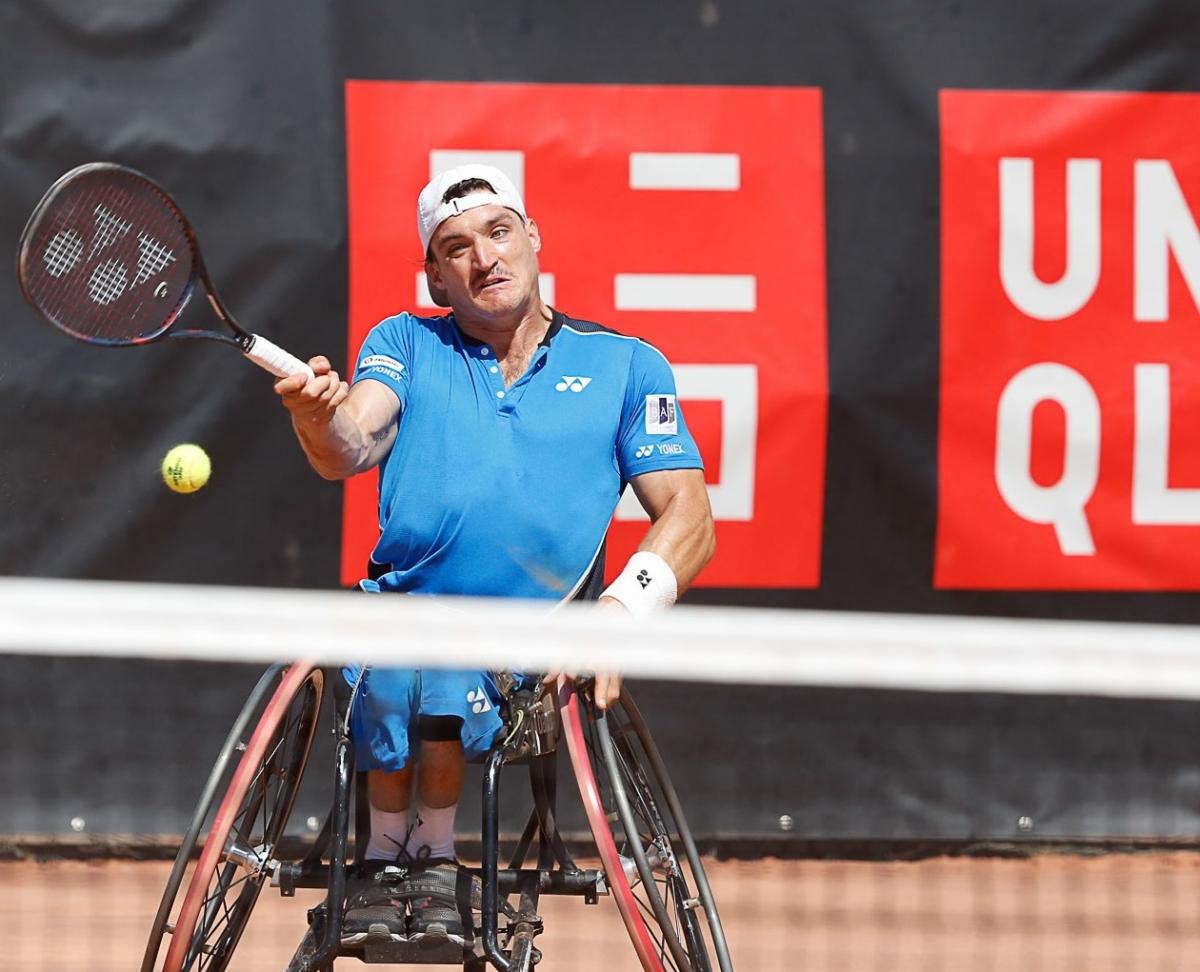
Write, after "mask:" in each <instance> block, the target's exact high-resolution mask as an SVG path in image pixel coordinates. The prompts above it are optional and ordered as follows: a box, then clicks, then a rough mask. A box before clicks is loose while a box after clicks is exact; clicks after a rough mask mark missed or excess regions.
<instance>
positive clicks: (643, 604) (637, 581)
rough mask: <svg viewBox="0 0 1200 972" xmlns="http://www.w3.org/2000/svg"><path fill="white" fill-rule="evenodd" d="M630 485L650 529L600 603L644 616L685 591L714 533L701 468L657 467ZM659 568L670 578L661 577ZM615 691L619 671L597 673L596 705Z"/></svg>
mask: <svg viewBox="0 0 1200 972" xmlns="http://www.w3.org/2000/svg"><path fill="white" fill-rule="evenodd" d="M629 483H630V485H631V486H632V487H633V491H634V493H635V494H636V495H637V498H638V501H639V502H640V503H641V504H642V508H643V509H644V510H645V511H646V512H647V513H648V514H649V515H650V529H649V530H647V531H646V535H645V536H644V537H643V538H642V542H641V543H640V544H639V545H638V552H637V553H636V554H634V555H633V557H632V558H630V561H629V564H630V566H628V567H626V568H625V570H624V571H623V572H622V574H621V577H619V578H617V580H616V581H614V582H613V584H612V585H611V586H610V587H609V588H608V590H607V591H606V592H605V593H604V594H602V595H601V597H600V602H599V603H600V604H601V605H602V606H606V607H608V608H609V609H610V610H616V611H630V613H634V614H644V613H649V611H652V610H654V609H655V608H656V607H666V606H669V602H673V601H674V600H675V598H676V597H677V596H678V595H680V594H682V593H683V592H684V591H685V590H687V589H688V587H689V586H690V585H691V583H692V581H693V580H695V579H696V575H697V574H699V573H700V571H701V570H702V569H703V568H704V565H705V564H707V563H708V562H709V561H710V560H711V559H712V555H713V553H714V552H715V551H716V549H717V536H716V529H715V528H714V527H713V518H712V507H711V506H709V502H708V490H707V489H706V488H705V486H704V471H703V470H700V469H660V470H658V471H657V472H648V473H643V474H642V475H640V476H634V477H633V479H631V480H630V481H629ZM643 555H649V556H646V557H643ZM641 565H645V566H641ZM663 571H669V573H670V574H671V575H673V576H672V577H665V576H661V574H662V572H663ZM655 574H659V575H660V576H654V575H655ZM643 579H645V580H646V582H645V583H643ZM610 592H613V593H610ZM614 593H615V594H616V596H614ZM620 694H621V676H620V675H619V674H616V673H613V672H597V673H596V687H595V690H594V696H595V699H596V704H597V706H599V707H600V708H601V709H606V708H608V706H609V705H610V704H612V703H613V702H615V701H616V700H617V698H618V697H619V696H620Z"/></svg>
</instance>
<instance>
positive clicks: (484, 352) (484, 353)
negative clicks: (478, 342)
mask: <svg viewBox="0 0 1200 972" xmlns="http://www.w3.org/2000/svg"><path fill="white" fill-rule="evenodd" d="M479 353H480V354H482V355H483V356H484V357H485V358H486V357H487V356H488V349H487V348H480V349H479Z"/></svg>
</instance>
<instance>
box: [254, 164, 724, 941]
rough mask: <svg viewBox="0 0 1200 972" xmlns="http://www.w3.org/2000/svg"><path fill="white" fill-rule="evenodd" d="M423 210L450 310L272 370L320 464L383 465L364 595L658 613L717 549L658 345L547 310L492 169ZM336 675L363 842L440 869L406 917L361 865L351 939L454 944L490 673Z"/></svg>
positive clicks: (615, 684) (371, 851) (447, 186)
mask: <svg viewBox="0 0 1200 972" xmlns="http://www.w3.org/2000/svg"><path fill="white" fill-rule="evenodd" d="M580 191H584V190H583V189H582V188H581V190H580ZM417 223H418V227H419V230H420V238H421V244H422V246H423V247H424V248H425V273H426V277H427V280H428V284H429V291H430V294H431V295H433V297H434V299H435V300H437V302H438V303H439V304H441V305H442V306H448V307H449V308H450V310H451V312H450V313H449V314H447V315H446V316H443V317H418V316H415V315H413V314H408V313H402V314H399V315H397V316H395V317H390V318H387V319H386V320H384V321H382V322H381V323H379V324H378V325H377V326H376V327H375V328H374V329H373V330H372V331H371V332H370V333H369V334H368V336H367V339H366V342H365V343H364V344H363V347H362V351H361V353H360V354H359V358H358V362H357V367H356V370H355V373H354V380H353V384H352V385H347V383H346V382H345V381H343V380H342V379H340V378H339V376H338V374H337V373H336V372H335V371H333V370H332V369H331V367H330V363H329V361H328V360H327V359H326V358H324V357H316V358H313V359H312V360H311V361H310V362H309V364H310V365H311V366H312V369H313V371H314V373H315V377H314V378H313V379H311V380H307V381H306V379H305V378H304V377H303V376H293V377H291V378H286V379H283V380H281V381H279V382H278V383H277V384H276V385H275V390H276V392H277V393H278V394H279V396H280V398H281V399H282V401H283V404H284V405H285V406H286V407H287V409H288V411H289V412H290V413H291V417H292V423H293V426H294V428H295V431H296V435H297V437H298V439H299V441H300V445H301V446H302V448H303V449H304V452H305V454H306V455H307V456H308V459H309V462H310V463H311V465H312V467H313V468H314V469H315V470H316V471H317V472H318V473H320V475H322V476H323V477H325V478H326V479H345V478H347V477H349V476H353V475H355V474H356V473H360V472H362V471H364V470H367V469H371V468H373V467H375V466H378V467H379V469H380V477H379V522H380V525H381V535H380V538H379V542H378V544H377V545H376V547H375V550H374V552H373V553H372V556H371V564H370V570H369V574H370V576H369V577H368V578H366V579H365V580H363V581H362V582H361V587H362V589H363V590H365V591H370V592H385V593H390V592H402V593H407V594H426V595H439V594H441V595H446V594H458V595H481V596H499V597H522V598H541V599H544V600H546V601H550V602H560V601H565V600H570V599H573V598H585V599H589V598H590V599H594V600H598V602H599V605H600V606H601V607H602V608H605V609H608V610H624V611H628V612H630V613H631V614H633V615H635V616H644V615H647V614H649V613H651V612H653V611H656V610H660V609H663V608H666V607H668V606H669V605H671V604H672V603H673V602H674V601H675V599H676V597H677V596H678V594H679V593H681V592H682V591H684V590H685V589H686V588H687V586H688V585H689V584H690V583H691V581H692V580H693V578H695V576H696V575H697V574H698V573H699V572H700V570H701V568H702V567H703V566H704V565H705V564H706V563H707V562H708V560H709V558H710V557H711V556H712V554H713V549H714V531H713V522H712V513H711V510H710V508H709V503H708V495H707V492H706V490H705V486H704V477H703V471H702V464H701V460H700V454H699V452H698V450H697V448H696V444H695V442H694V441H693V439H692V437H691V435H690V434H689V432H688V429H687V426H686V424H685V422H684V419H683V414H682V412H681V411H680V409H679V405H678V402H677V401H676V394H675V382H674V377H673V375H672V372H671V368H670V365H669V364H668V363H667V360H666V359H665V358H664V357H663V355H662V354H661V353H660V352H658V351H657V350H656V349H655V348H654V347H652V346H651V345H650V344H648V343H646V342H645V341H642V340H640V339H638V338H635V337H628V336H626V335H623V334H618V333H617V332H615V331H612V330H610V329H608V328H606V327H603V326H601V325H599V324H595V323H592V322H589V321H583V320H575V319H573V318H570V317H568V316H567V315H565V314H563V313H562V312H560V311H558V310H555V309H552V308H550V307H548V306H547V305H546V304H545V302H544V301H543V300H542V297H541V293H540V291H539V287H538V252H539V251H540V250H541V247H542V237H541V233H540V231H539V229H538V226H537V224H536V223H535V222H534V221H533V220H532V219H530V218H529V217H528V215H527V214H526V211H525V204H524V202H523V200H522V198H521V196H520V194H519V193H518V191H517V189H516V187H515V186H514V185H513V183H512V182H511V181H510V180H509V179H508V177H507V176H505V175H504V173H502V172H500V171H499V170H497V169H495V168H492V167H491V166H487V165H480V164H470V165H464V166H460V167H458V168H455V169H452V170H450V171H448V172H445V173H443V174H441V175H439V176H437V177H436V178H435V179H433V180H432V181H431V182H430V183H429V184H428V185H427V186H426V187H425V188H424V189H423V190H422V191H421V193H420V196H419V197H418V200H417ZM619 244H620V241H619V240H597V241H596V245H597V246H606V245H607V246H611V245H619ZM626 485H628V486H630V487H632V489H633V490H634V492H635V494H636V495H637V497H638V499H639V501H640V502H641V504H642V506H643V507H644V508H645V510H646V512H647V513H648V514H649V516H650V521H651V523H650V528H649V530H648V531H647V533H646V535H645V537H644V538H643V540H642V542H641V545H640V547H639V549H638V551H637V553H635V554H634V555H633V557H631V558H630V560H629V562H628V564H626V565H625V568H624V570H622V572H621V573H620V575H619V576H618V577H617V579H616V580H615V581H614V582H613V583H612V584H611V585H609V586H608V587H607V588H604V587H603V572H604V541H605V534H606V531H607V528H608V524H609V521H610V519H611V517H612V514H613V511H614V509H615V508H616V505H617V501H618V499H619V498H620V495H621V491H622V490H623V489H624V488H625V486H626ZM514 636H516V635H515V634H514ZM344 675H345V678H346V680H347V681H348V683H349V684H350V685H351V686H352V687H353V696H352V698H353V701H352V708H351V731H352V736H353V738H354V743H355V752H356V760H357V765H358V767H359V768H360V769H365V770H367V771H368V793H369V798H370V820H371V839H370V843H369V845H368V847H367V851H366V855H365V856H366V858H367V859H368V860H386V861H392V862H400V863H404V864H406V865H407V866H409V867H410V868H411V867H414V866H419V867H423V868H424V869H425V870H426V872H427V873H426V875H425V879H424V880H423V882H422V883H423V884H424V885H425V886H429V878H431V877H432V878H439V877H440V878H444V882H443V883H444V887H445V888H446V894H440V895H434V896H432V897H430V898H426V899H424V900H421V901H417V902H412V903H410V904H411V914H408V915H407V916H406V915H405V914H404V911H405V909H404V902H403V901H402V900H401V899H400V898H399V897H397V896H396V894H395V893H394V892H393V891H392V890H389V888H388V887H387V886H385V885H384V884H383V883H382V882H380V881H379V880H378V879H377V878H372V877H371V876H370V875H369V874H367V876H365V877H363V878H362V879H361V880H360V882H359V884H358V885H357V886H356V887H355V888H354V889H353V893H352V894H351V896H350V898H349V901H348V908H347V913H346V924H345V929H346V935H347V941H352V942H357V941H373V940H405V939H407V940H418V939H426V940H431V939H436V938H450V939H453V940H456V941H459V942H461V941H462V939H463V928H462V924H461V920H460V917H459V914H458V911H457V910H456V908H455V907H454V902H453V890H454V887H455V877H456V868H457V864H456V859H455V851H454V813H455V808H456V806H457V804H458V799H459V794H460V792H461V790H462V784H463V773H464V762H465V761H466V760H467V759H471V758H473V757H479V756H481V755H483V754H484V753H486V752H487V750H488V749H489V747H490V745H491V743H492V740H493V739H494V737H495V735H496V732H497V730H498V729H499V728H500V719H499V717H498V716H497V714H496V707H497V703H498V701H499V695H498V693H497V690H496V687H495V685H494V683H493V679H492V676H491V674H490V673H488V672H478V671H458V672H450V671H430V670H422V671H417V670H412V669H399V670H398V669H383V668H367V669H363V668H360V667H355V666H352V667H349V668H347V669H346V670H345V672H344ZM620 681H621V680H620V677H619V676H617V675H612V674H600V675H597V676H596V688H595V698H596V701H597V704H598V705H600V706H602V707H603V706H607V705H609V704H611V702H612V701H614V700H615V699H616V698H618V695H619V692H620ZM418 765H419V770H418V769H416V767H417V766H418ZM368 871H369V869H368Z"/></svg>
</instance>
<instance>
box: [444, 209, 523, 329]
mask: <svg viewBox="0 0 1200 972" xmlns="http://www.w3.org/2000/svg"><path fill="white" fill-rule="evenodd" d="M541 248H542V241H541V237H540V235H539V234H538V228H537V224H535V223H534V222H533V220H529V221H527V222H526V223H522V222H521V217H520V216H518V215H517V214H516V213H514V212H513V211H512V210H511V209H505V208H504V207H503V206H497V205H487V206H477V207H475V208H474V209H468V210H467V211H466V212H464V213H460V214H459V215H458V216H451V217H450V218H449V219H448V220H446V221H445V222H443V223H442V224H441V226H439V227H438V228H437V230H436V231H435V232H434V234H433V238H432V239H431V240H430V241H429V259H428V260H427V261H426V263H425V270H426V272H427V273H428V274H429V283H430V287H431V288H434V287H436V288H438V289H440V290H442V291H443V292H444V293H445V295H446V297H447V298H448V300H449V302H450V306H451V307H452V308H453V309H454V312H455V313H456V314H457V315H459V316H460V317H464V316H470V317H476V318H486V319H499V318H504V317H506V316H508V315H510V314H513V313H524V311H525V310H526V309H527V308H528V307H529V306H530V304H531V302H534V301H536V298H537V296H538V260H537V253H538V251H539V250H540V249H541Z"/></svg>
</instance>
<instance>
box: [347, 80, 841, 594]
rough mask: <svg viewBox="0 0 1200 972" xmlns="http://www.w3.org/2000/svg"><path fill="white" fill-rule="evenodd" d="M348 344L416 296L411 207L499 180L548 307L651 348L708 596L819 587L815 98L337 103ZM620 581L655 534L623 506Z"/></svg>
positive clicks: (450, 93)
mask: <svg viewBox="0 0 1200 972" xmlns="http://www.w3.org/2000/svg"><path fill="white" fill-rule="evenodd" d="M346 139H347V176H348V182H349V186H348V193H349V218H350V346H349V360H350V361H353V359H354V356H355V355H356V354H357V352H358V348H359V346H360V344H361V342H362V340H363V338H364V337H365V335H366V333H367V331H368V330H369V329H370V328H371V327H372V326H373V325H374V324H376V323H377V322H378V321H379V320H381V319H382V318H384V317H386V316H388V315H391V314H394V313H397V312H398V311H400V310H405V309H409V310H413V311H415V312H418V313H421V312H424V313H429V314H434V313H443V311H440V310H437V309H435V308H434V307H433V305H431V304H430V303H429V299H428V294H427V293H426V292H424V290H423V286H424V284H423V279H424V274H423V273H422V271H421V267H422V262H421V247H420V243H419V241H418V238H417V233H416V216H415V207H416V196H417V193H418V191H419V190H420V188H421V187H422V186H423V185H424V184H425V183H426V182H427V181H428V180H429V178H430V177H431V175H432V174H433V173H434V172H436V171H441V170H443V169H445V168H448V167H449V166H452V165H455V164H458V163H459V162H461V161H465V160H467V159H479V160H483V161H487V162H490V163H491V164H493V165H496V166H498V167H499V168H501V169H503V170H504V171H506V172H507V173H508V174H509V175H510V176H511V177H513V179H514V181H515V182H516V183H517V185H518V187H520V188H522V189H523V192H524V195H525V202H526V207H527V209H528V210H529V213H530V215H531V216H532V217H533V218H535V219H536V220H537V222H538V225H539V227H540V228H541V231H542V238H543V242H544V249H543V251H542V254H541V269H542V274H543V281H542V282H543V296H544V297H545V299H546V301H547V303H551V304H554V305H555V306H560V305H561V307H562V309H563V310H564V311H565V312H566V313H568V314H570V315H572V316H576V317H582V318H586V319H591V320H596V321H599V322H601V323H603V324H605V325H608V326H609V327H613V328H615V329H617V330H619V331H621V332H622V333H626V334H635V335H638V336H639V337H643V338H645V339H647V340H648V341H651V342H652V343H653V344H654V345H655V346H657V347H658V348H659V349H660V350H661V351H663V353H664V354H666V356H667V357H668V359H669V360H670V361H671V362H672V364H673V366H674V368H675V375H676V381H677V385H678V391H679V399H680V402H681V407H682V409H683V411H684V414H685V415H686V417H687V421H688V425H689V426H690V427H691V429H692V431H693V434H694V435H695V436H696V438H697V441H698V442H699V445H700V449H701V452H702V454H703V456H704V458H705V464H706V467H707V468H706V478H707V480H708V483H709V490H710V496H711V499H712V503H713V511H714V515H715V518H716V521H717V548H718V549H717V555H716V558H715V559H714V560H713V562H712V564H710V565H709V567H708V568H707V569H706V570H705V571H704V573H703V574H702V575H701V577H700V578H699V581H698V583H700V584H702V585H707V586H719V587H811V586H816V585H817V583H818V581H819V574H820V537H821V523H822V492H823V488H824V476H825V423H826V397H827V377H826V339H825V333H826V324H825V223H824V208H825V207H824V176H823V149H822V138H821V99H820V92H819V91H816V90H814V89H804V88H750V87H737V88H714V87H655V86H632V85H550V84H491V83H480V84H466V83H464V84H457V83H456V84H445V83H425V82H371V81H351V82H348V83H347V85H346ZM375 488H376V485H375V478H374V476H359V477H357V478H356V479H354V480H351V481H350V482H349V483H347V484H346V492H345V516H344V530H343V549H342V578H343V580H344V581H345V582H346V583H352V582H353V581H355V580H357V579H358V578H359V577H360V576H361V575H362V572H363V566H364V564H365V562H366V558H367V554H368V553H369V551H370V549H371V547H372V545H373V544H374V542H375V539H376V536H377V525H376V499H375ZM627 492H628V493H629V495H627V496H626V499H625V501H623V502H622V504H621V508H620V509H619V510H618V514H617V522H615V523H614V525H613V529H612V531H611V533H610V543H609V572H610V575H611V574H612V573H614V572H615V571H616V570H619V569H620V567H621V565H622V564H623V563H624V562H625V560H626V559H627V558H628V556H629V554H630V553H632V551H633V550H634V548H635V547H636V545H637V543H638V540H639V539H640V537H641V536H642V534H643V533H644V532H645V529H646V526H647V523H646V521H645V520H644V518H642V514H640V511H639V510H638V509H637V505H636V501H634V500H633V497H632V492H631V491H627Z"/></svg>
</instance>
